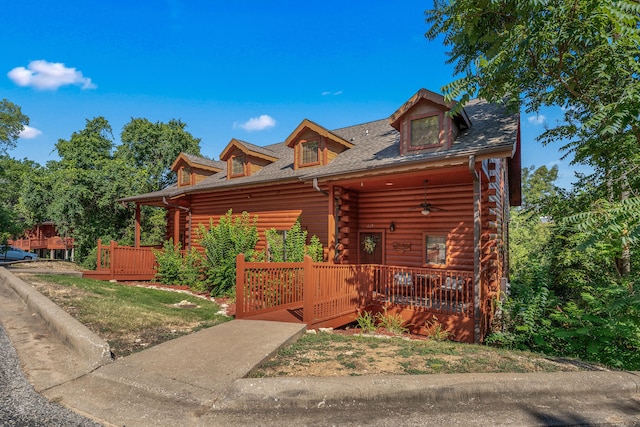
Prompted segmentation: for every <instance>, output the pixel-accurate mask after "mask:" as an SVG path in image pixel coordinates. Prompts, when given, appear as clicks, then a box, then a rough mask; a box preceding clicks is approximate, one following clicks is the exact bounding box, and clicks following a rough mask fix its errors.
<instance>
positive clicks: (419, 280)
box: [236, 254, 473, 325]
mask: <svg viewBox="0 0 640 427" xmlns="http://www.w3.org/2000/svg"><path fill="white" fill-rule="evenodd" d="M236 266H237V274H236V316H237V317H238V318H244V317H248V316H254V315H258V314H262V313H266V312H269V311H275V310H279V309H285V308H295V307H298V308H302V315H303V321H304V323H307V324H308V325H318V324H322V323H323V322H328V321H330V320H331V319H335V318H338V317H344V316H349V315H351V316H355V315H356V313H357V310H358V309H361V308H363V307H367V306H369V305H371V304H374V303H376V304H380V305H383V306H386V305H396V306H403V307H406V308H409V309H411V310H414V311H427V312H430V313H439V314H445V315H452V316H462V317H472V316H473V273H472V272H469V271H458V270H438V269H425V268H407V267H395V266H387V265H345V264H342V265H337V264H325V263H314V262H312V261H311V259H310V258H308V257H307V258H305V261H304V262H300V263H248V262H245V260H244V255H242V254H241V255H239V256H238V258H237V264H236Z"/></svg>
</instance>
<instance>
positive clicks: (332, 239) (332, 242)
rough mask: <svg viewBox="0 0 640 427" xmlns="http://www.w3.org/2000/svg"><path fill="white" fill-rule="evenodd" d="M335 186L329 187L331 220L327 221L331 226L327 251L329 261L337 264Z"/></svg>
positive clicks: (329, 216) (329, 213) (329, 214)
mask: <svg viewBox="0 0 640 427" xmlns="http://www.w3.org/2000/svg"><path fill="white" fill-rule="evenodd" d="M334 188H335V187H334V186H333V185H332V186H331V188H330V189H329V203H328V205H329V212H328V213H327V215H328V218H329V220H328V221H327V226H328V227H329V230H328V231H329V232H328V233H327V235H328V241H327V245H328V248H327V249H328V253H327V261H328V262H329V263H330V264H335V256H336V245H337V244H338V242H337V240H336V239H337V238H338V236H337V235H336V216H335V214H334V212H335V204H336V201H335V195H334Z"/></svg>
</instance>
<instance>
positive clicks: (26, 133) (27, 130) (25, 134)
mask: <svg viewBox="0 0 640 427" xmlns="http://www.w3.org/2000/svg"><path fill="white" fill-rule="evenodd" d="M40 135H42V131H41V130H39V129H36V128H32V127H31V126H25V127H23V128H22V130H21V131H20V138H24V139H33V138H35V137H37V136H40Z"/></svg>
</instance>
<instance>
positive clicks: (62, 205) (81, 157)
mask: <svg viewBox="0 0 640 427" xmlns="http://www.w3.org/2000/svg"><path fill="white" fill-rule="evenodd" d="M56 149H57V150H58V155H59V156H60V160H59V161H52V162H49V163H48V164H47V168H46V170H45V171H41V172H39V173H36V174H34V176H33V178H32V179H30V180H28V181H25V185H24V187H23V191H22V193H23V196H22V199H21V203H22V206H23V209H24V211H28V212H31V214H32V215H33V219H34V220H42V219H49V220H52V221H53V222H54V223H55V224H56V227H57V229H58V231H59V233H60V234H61V235H62V236H72V237H74V239H75V245H76V256H77V259H79V260H81V261H82V260H83V259H84V258H85V257H87V255H88V254H89V253H90V251H91V250H92V249H93V248H94V247H95V245H96V241H97V239H98V238H103V239H105V240H109V239H114V240H120V239H122V237H123V236H124V235H125V234H126V230H128V229H129V228H131V227H132V226H131V225H130V224H131V218H132V217H133V213H132V211H131V209H130V208H127V207H123V206H122V205H121V204H120V203H118V202H117V200H118V199H119V198H121V197H124V196H125V195H129V194H132V193H135V192H136V191H139V190H142V185H141V183H143V182H145V180H146V172H145V171H144V170H143V169H138V168H134V167H133V165H130V164H127V163H126V162H124V161H123V160H122V159H116V158H114V156H113V154H112V153H113V150H114V141H113V136H112V131H111V126H110V125H109V122H108V121H107V120H106V119H105V118H103V117H96V118H94V119H91V120H87V122H86V126H85V128H84V129H82V130H80V131H78V132H74V133H73V134H72V135H71V138H70V139H69V140H64V139H60V140H58V143H57V144H56Z"/></svg>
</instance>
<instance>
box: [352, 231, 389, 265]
mask: <svg viewBox="0 0 640 427" xmlns="http://www.w3.org/2000/svg"><path fill="white" fill-rule="evenodd" d="M359 237H360V238H359V243H358V248H359V249H358V263H359V264H383V261H384V259H383V253H384V234H383V232H382V231H361V232H360V233H359Z"/></svg>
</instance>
